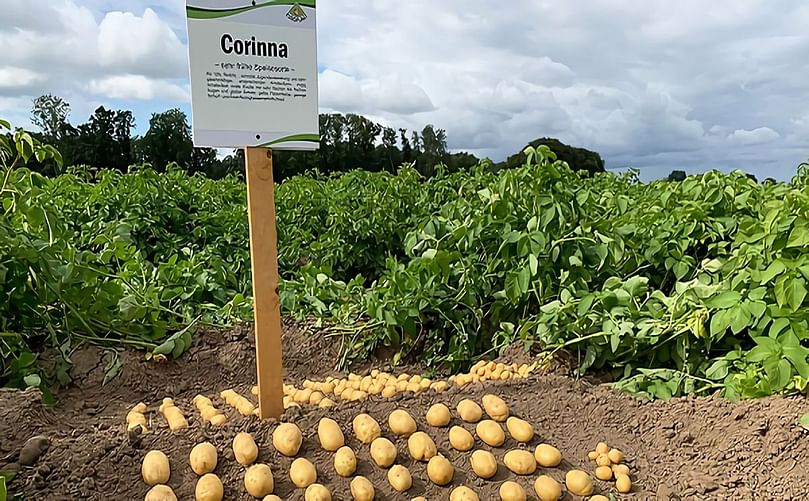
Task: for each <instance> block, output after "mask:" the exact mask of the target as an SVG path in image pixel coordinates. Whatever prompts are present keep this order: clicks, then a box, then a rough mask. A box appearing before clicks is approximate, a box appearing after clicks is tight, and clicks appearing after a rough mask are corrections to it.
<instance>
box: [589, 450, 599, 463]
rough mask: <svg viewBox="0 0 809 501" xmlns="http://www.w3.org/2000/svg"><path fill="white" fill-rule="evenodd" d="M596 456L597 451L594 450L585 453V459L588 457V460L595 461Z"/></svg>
mask: <svg viewBox="0 0 809 501" xmlns="http://www.w3.org/2000/svg"><path fill="white" fill-rule="evenodd" d="M597 457H598V453H597V452H596V451H590V452H588V453H587V459H589V460H590V461H595V460H596V458H597Z"/></svg>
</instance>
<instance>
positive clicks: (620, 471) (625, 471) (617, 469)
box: [612, 464, 629, 478]
mask: <svg viewBox="0 0 809 501" xmlns="http://www.w3.org/2000/svg"><path fill="white" fill-rule="evenodd" d="M612 472H613V473H614V474H615V478H618V475H626V476H629V466H627V465H625V464H614V465H612Z"/></svg>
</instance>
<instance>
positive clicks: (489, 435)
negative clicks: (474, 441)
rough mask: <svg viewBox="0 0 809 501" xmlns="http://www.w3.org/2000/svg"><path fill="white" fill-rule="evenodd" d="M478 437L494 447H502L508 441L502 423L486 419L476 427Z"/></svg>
mask: <svg viewBox="0 0 809 501" xmlns="http://www.w3.org/2000/svg"><path fill="white" fill-rule="evenodd" d="M475 432H476V433H477V435H478V437H479V438H480V439H481V440H483V441H484V442H486V443H487V444H489V445H490V446H492V447H500V446H501V445H503V442H505V441H506V434H505V432H504V431H503V428H502V427H501V426H500V424H498V423H496V422H495V421H492V420H491V419H484V420H483V421H481V422H479V423H478V424H477V426H476V427H475Z"/></svg>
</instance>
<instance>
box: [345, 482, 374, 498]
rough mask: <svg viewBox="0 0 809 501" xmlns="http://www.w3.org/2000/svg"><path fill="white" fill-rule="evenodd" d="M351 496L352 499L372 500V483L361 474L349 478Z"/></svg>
mask: <svg viewBox="0 0 809 501" xmlns="http://www.w3.org/2000/svg"><path fill="white" fill-rule="evenodd" d="M350 487H351V497H353V498H354V501H373V499H374V495H375V492H374V485H373V484H372V483H371V481H370V480H368V479H367V478H365V477H363V476H356V477H354V478H353V479H352V480H351V484H350Z"/></svg>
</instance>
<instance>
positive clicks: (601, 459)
mask: <svg viewBox="0 0 809 501" xmlns="http://www.w3.org/2000/svg"><path fill="white" fill-rule="evenodd" d="M611 464H612V461H610V457H609V456H607V455H606V454H599V455H598V457H597V458H596V465H597V466H610V465H611Z"/></svg>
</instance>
